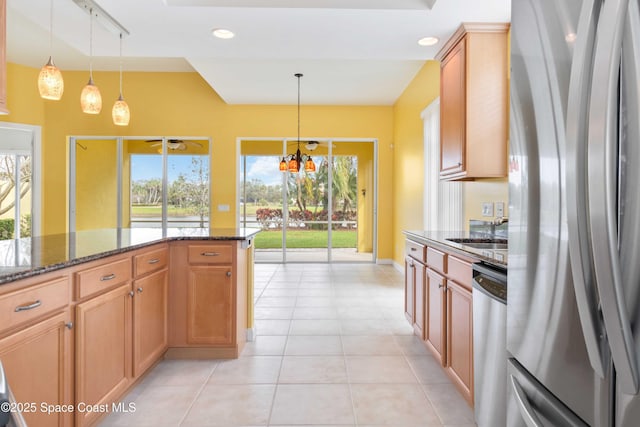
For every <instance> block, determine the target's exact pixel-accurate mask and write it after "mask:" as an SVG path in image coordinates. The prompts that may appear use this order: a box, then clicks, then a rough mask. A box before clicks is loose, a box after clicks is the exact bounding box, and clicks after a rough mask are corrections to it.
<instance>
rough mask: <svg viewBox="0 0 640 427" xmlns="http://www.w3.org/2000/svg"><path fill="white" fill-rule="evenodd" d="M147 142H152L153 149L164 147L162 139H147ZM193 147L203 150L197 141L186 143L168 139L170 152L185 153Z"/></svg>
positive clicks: (180, 140)
mask: <svg viewBox="0 0 640 427" xmlns="http://www.w3.org/2000/svg"><path fill="white" fill-rule="evenodd" d="M145 142H152V143H153V144H151V146H152V147H162V140H161V139H147V140H146V141H145ZM189 145H191V146H193V147H198V148H202V144H200V143H199V142H196V141H184V140H182V139H167V148H168V149H169V150H178V151H184V150H186V149H187V148H188V146H189Z"/></svg>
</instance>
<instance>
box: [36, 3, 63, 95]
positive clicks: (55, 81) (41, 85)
mask: <svg viewBox="0 0 640 427" xmlns="http://www.w3.org/2000/svg"><path fill="white" fill-rule="evenodd" d="M52 55H53V0H51V4H50V9H49V60H48V61H47V63H46V64H45V65H44V66H43V67H42V69H41V70H40V74H39V75H38V91H39V92H40V97H42V98H44V99H51V100H53V101H59V100H60V98H62V92H64V80H63V79H62V73H61V72H60V69H59V68H58V67H56V66H55V64H54V63H53V56H52Z"/></svg>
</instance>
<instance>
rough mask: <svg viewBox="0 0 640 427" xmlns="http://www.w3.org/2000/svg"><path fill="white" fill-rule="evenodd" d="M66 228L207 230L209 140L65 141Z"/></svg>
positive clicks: (108, 138)
mask: <svg viewBox="0 0 640 427" xmlns="http://www.w3.org/2000/svg"><path fill="white" fill-rule="evenodd" d="M70 144H71V145H70V150H69V151H70V178H71V179H70V195H71V197H70V204H69V230H70V231H76V230H88V229H98V228H120V227H123V228H140V227H151V228H159V227H209V222H210V221H209V218H210V216H209V206H210V173H209V165H210V146H211V143H210V140H209V139H208V138H168V137H160V138H152V137H127V138H122V137H72V138H70Z"/></svg>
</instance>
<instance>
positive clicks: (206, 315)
mask: <svg viewBox="0 0 640 427" xmlns="http://www.w3.org/2000/svg"><path fill="white" fill-rule="evenodd" d="M231 279H232V278H231V266H192V267H190V268H189V285H188V288H189V289H188V297H187V318H188V321H187V342H188V343H189V344H208V345H230V344H234V338H235V337H234V334H233V331H234V330H235V319H236V316H235V311H234V307H235V303H234V299H235V295H234V292H233V290H234V289H233V286H232V284H233V281H232V280H231Z"/></svg>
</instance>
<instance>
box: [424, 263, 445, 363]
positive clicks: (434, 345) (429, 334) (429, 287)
mask: <svg viewBox="0 0 640 427" xmlns="http://www.w3.org/2000/svg"><path fill="white" fill-rule="evenodd" d="M445 291H446V279H445V278H444V277H443V276H442V275H440V274H438V273H436V272H435V271H434V270H432V269H430V268H427V283H426V304H425V306H426V319H427V324H426V328H425V336H424V340H425V343H426V344H427V347H428V348H429V349H430V350H431V352H432V353H433V355H434V356H435V357H436V359H437V360H438V362H440V364H441V365H442V366H445V362H446V356H447V352H446V351H447V349H446V334H447V331H446V317H445V316H446V314H445V313H446V301H445V295H446V294H445Z"/></svg>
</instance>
